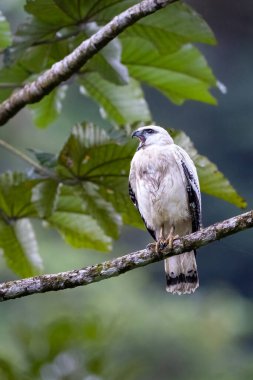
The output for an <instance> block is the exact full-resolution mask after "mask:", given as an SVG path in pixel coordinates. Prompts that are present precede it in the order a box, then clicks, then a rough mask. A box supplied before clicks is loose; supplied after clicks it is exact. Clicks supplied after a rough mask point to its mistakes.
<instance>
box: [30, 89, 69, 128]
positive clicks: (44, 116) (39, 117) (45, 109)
mask: <svg viewBox="0 0 253 380" xmlns="http://www.w3.org/2000/svg"><path fill="white" fill-rule="evenodd" d="M66 90H67V86H59V87H57V88H56V89H55V90H53V91H51V92H50V94H49V95H47V96H45V97H44V98H43V99H42V100H41V101H40V102H39V103H36V104H32V105H30V106H29V108H30V109H31V111H32V116H33V121H34V123H35V125H36V126H37V127H39V128H44V127H47V126H48V125H49V124H51V123H53V122H54V121H55V119H56V118H57V117H58V116H59V114H60V112H61V109H62V101H63V99H64V97H65V94H66Z"/></svg>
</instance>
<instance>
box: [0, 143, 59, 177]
mask: <svg viewBox="0 0 253 380" xmlns="http://www.w3.org/2000/svg"><path fill="white" fill-rule="evenodd" d="M0 146H1V147H3V148H5V149H6V150H8V151H9V152H11V153H13V154H15V156H17V157H19V158H21V159H22V160H23V161H25V162H27V163H29V164H30V165H31V166H33V167H34V168H35V169H36V170H37V171H38V172H39V173H40V174H42V175H44V176H46V177H53V178H55V175H54V173H52V172H51V171H50V170H48V169H47V168H44V167H43V166H41V165H40V164H38V163H37V162H35V161H34V160H32V159H31V158H30V157H28V156H27V155H26V154H25V153H23V152H21V151H20V150H18V149H17V148H14V146H12V145H10V144H8V143H7V142H6V141H4V140H2V139H0Z"/></svg>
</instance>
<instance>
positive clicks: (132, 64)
mask: <svg viewBox="0 0 253 380" xmlns="http://www.w3.org/2000/svg"><path fill="white" fill-rule="evenodd" d="M122 62H123V63H124V64H125V65H126V66H127V67H128V70H129V73H130V75H131V76H133V77H134V78H135V79H137V80H139V81H141V82H144V83H146V84H148V85H150V86H152V87H154V88H156V89H158V90H159V91H161V92H162V93H163V94H164V95H166V96H167V97H168V98H170V99H171V100H172V101H173V102H175V103H177V104H181V103H182V102H183V101H184V100H185V99H194V100H199V101H202V102H207V103H211V104H215V103H216V100H215V99H214V98H213V96H212V95H211V94H210V92H209V88H210V87H211V86H215V85H216V79H215V77H214V76H213V74H212V72H211V69H210V68H209V67H208V65H207V62H206V60H205V58H204V57H203V55H202V54H201V53H200V52H199V50H198V49H197V48H195V47H193V46H192V45H190V44H188V45H184V46H183V47H182V48H181V49H180V50H178V51H176V52H174V53H171V54H170V53H169V54H161V53H159V51H157V50H156V49H155V48H154V47H153V45H152V44H151V43H150V42H148V41H145V40H143V39H142V38H124V39H123V54H122Z"/></svg>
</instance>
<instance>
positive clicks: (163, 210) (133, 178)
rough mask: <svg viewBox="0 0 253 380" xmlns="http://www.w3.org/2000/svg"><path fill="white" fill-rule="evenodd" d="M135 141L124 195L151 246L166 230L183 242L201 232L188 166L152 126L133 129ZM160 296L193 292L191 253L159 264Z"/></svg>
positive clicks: (163, 133) (198, 206)
mask: <svg viewBox="0 0 253 380" xmlns="http://www.w3.org/2000/svg"><path fill="white" fill-rule="evenodd" d="M132 136H135V137H138V138H139V140H140V144H139V147H138V149H137V151H136V153H135V155H134V157H133V159H132V162H131V168H130V175H129V193H130V197H131V199H132V201H133V202H134V204H135V206H136V207H137V208H138V210H139V212H140V214H141V217H142V219H143V221H144V223H145V225H146V227H147V229H148V231H149V232H150V234H151V235H152V237H153V238H154V239H155V240H156V241H157V242H159V241H165V240H166V239H167V238H168V236H169V235H170V233H171V231H172V229H173V234H174V235H179V236H183V235H186V234H189V233H191V232H194V231H197V230H199V229H200V226H201V196H200V189H199V181H198V176H197V171H196V168H195V165H194V163H193V162H192V160H191V158H190V157H189V155H188V154H187V153H186V152H185V151H184V150H183V149H182V148H180V147H179V146H178V145H176V144H174V141H173V139H172V138H171V136H170V135H169V134H168V132H167V131H166V130H165V129H163V128H161V127H158V126H153V125H152V126H146V127H142V128H139V129H137V130H136V131H135V132H134V133H133V135H132ZM165 272H166V280H167V286H166V290H167V291H168V292H171V293H176V294H185V293H192V292H194V291H195V289H196V288H197V287H198V285H199V282H198V272H197V265H196V258H195V252H194V251H192V252H188V253H184V254H181V255H178V256H173V257H170V258H168V259H166V260H165Z"/></svg>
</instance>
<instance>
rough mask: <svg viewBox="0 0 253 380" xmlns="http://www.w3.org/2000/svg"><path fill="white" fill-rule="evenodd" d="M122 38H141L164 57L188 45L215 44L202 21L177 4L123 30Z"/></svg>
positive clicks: (187, 8) (190, 11) (192, 12)
mask: <svg viewBox="0 0 253 380" xmlns="http://www.w3.org/2000/svg"><path fill="white" fill-rule="evenodd" d="M122 36H131V37H136V36H137V37H141V38H143V39H145V40H148V41H150V42H152V43H153V44H154V45H155V46H156V47H157V48H158V49H159V51H160V52H161V53H164V54H168V53H169V52H172V51H176V50H178V49H179V48H180V47H181V46H182V45H184V44H187V43H189V42H191V43H192V42H201V43H206V44H215V42H216V41H215V37H214V35H213V32H212V31H211V29H210V28H209V26H208V25H207V24H206V23H205V21H204V20H203V18H202V17H200V16H199V15H198V14H197V13H196V12H195V11H194V10H193V9H192V8H191V7H190V6H188V5H186V4H183V3H181V2H180V3H175V4H171V5H170V6H168V7H166V8H164V9H162V10H160V11H158V12H155V13H154V14H152V15H150V16H148V17H144V18H142V19H141V20H139V21H138V22H137V23H136V24H134V25H132V26H131V28H127V29H126V31H125V32H124V33H123V35H122Z"/></svg>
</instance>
